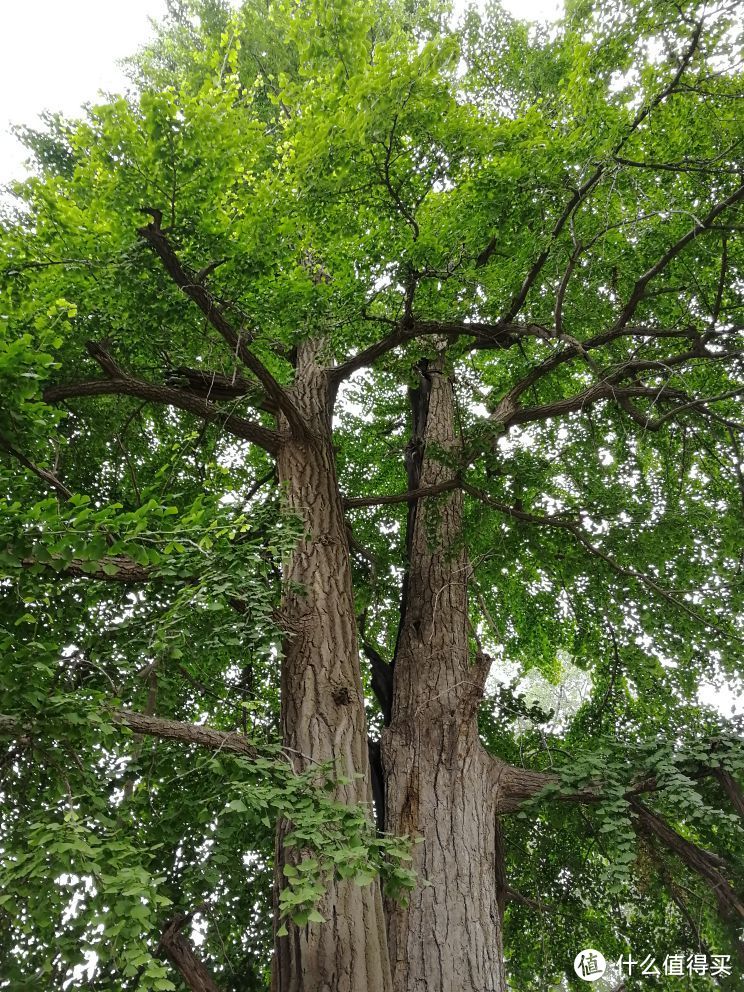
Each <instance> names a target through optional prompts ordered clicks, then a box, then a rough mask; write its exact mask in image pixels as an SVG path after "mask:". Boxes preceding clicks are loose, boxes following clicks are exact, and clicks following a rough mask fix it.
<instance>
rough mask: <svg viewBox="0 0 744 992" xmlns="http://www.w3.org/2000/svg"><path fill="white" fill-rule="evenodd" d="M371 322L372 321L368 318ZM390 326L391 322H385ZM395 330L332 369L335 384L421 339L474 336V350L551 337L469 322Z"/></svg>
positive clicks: (414, 324)
mask: <svg viewBox="0 0 744 992" xmlns="http://www.w3.org/2000/svg"><path fill="white" fill-rule="evenodd" d="M366 319H367V320H371V319H372V318H370V317H368V318H366ZM384 323H386V324H388V321H387V320H386V321H384ZM393 328H394V330H393V331H391V333H390V334H388V335H387V336H386V337H384V338H381V339H380V340H379V341H376V342H375V343H374V344H371V345H370V346H369V347H368V348H364V349H363V350H362V351H360V352H359V353H358V354H356V355H352V356H351V357H350V358H347V359H346V360H345V361H343V362H342V363H341V364H340V365H337V366H336V368H334V369H331V370H330V379H331V382H332V383H334V384H335V385H338V383H340V382H342V381H343V380H344V379H348V377H349V376H350V375H351V374H352V373H353V372H356V371H357V369H361V368H365V367H366V366H368V365H372V363H373V362H375V361H376V360H377V359H378V358H381V357H382V356H383V355H386V354H387V353H388V352H389V351H392V350H393V349H394V348H397V347H399V346H400V345H403V344H406V343H407V342H409V341H413V340H415V339H416V338H419V337H427V336H432V335H441V336H442V337H447V338H455V337H460V336H463V337H472V338H473V339H474V340H473V347H474V348H497V349H505V348H511V347H512V345H515V344H516V343H517V341H518V340H519V339H520V337H546V338H547V337H550V332H549V331H548V330H547V329H546V328H543V327H540V326H539V325H537V324H509V325H503V326H499V325H497V324H485V323H476V322H468V321H439V320H417V319H416V318H415V317H414V318H412V319H411V320H410V322H406V321H398V322H397V323H396V322H393Z"/></svg>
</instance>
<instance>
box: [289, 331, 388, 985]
mask: <svg viewBox="0 0 744 992" xmlns="http://www.w3.org/2000/svg"><path fill="white" fill-rule="evenodd" d="M319 347H320V345H319V344H318V343H317V342H316V343H313V342H307V343H303V344H301V345H300V346H299V349H298V355H297V370H296V379H295V385H294V387H293V399H294V401H295V403H296V405H297V407H298V408H299V410H300V412H301V413H302V415H303V417H304V418H305V421H306V424H307V436H306V437H304V438H297V437H293V436H289V435H287V440H286V441H285V442H284V443H283V445H282V447H281V449H280V452H279V455H278V472H279V481H280V483H281V484H282V485H284V486H285V487H286V492H287V499H288V502H289V506H290V509H291V510H292V511H294V513H296V514H297V515H298V516H300V517H301V518H302V519H303V520H304V521H305V524H306V527H307V536H306V538H305V539H304V540H303V541H301V542H300V544H299V545H298V547H297V548H296V550H295V552H294V554H293V555H292V557H291V560H290V561H289V563H288V565H287V568H286V571H285V576H284V578H285V590H286V591H285V596H284V601H283V615H284V618H285V620H286V622H287V625H288V629H289V631H290V635H289V637H288V639H287V643H286V645H285V652H284V658H283V660H282V679H281V682H282V685H281V691H282V731H283V739H284V743H285V744H286V745H287V747H288V748H292V749H293V752H292V753H293V754H294V755H295V756H296V757H295V760H296V761H297V762H298V764H301V763H302V762H303V760H305V758H310V759H312V760H313V761H319V762H324V761H335V762H336V766H337V768H338V770H339V773H340V774H342V775H344V776H346V777H347V778H348V779H349V781H348V784H346V785H342V786H339V787H338V790H337V793H336V797H337V798H338V799H339V800H340V801H342V802H346V803H368V804H370V811H371V794H370V786H369V766H368V756H367V728H366V719H365V713H364V699H363V694H362V682H361V676H360V671H359V654H358V646H357V635H356V622H355V612H354V600H353V593H352V585H351V569H350V564H349V553H348V541H347V536H346V529H345V525H344V516H343V506H342V502H341V497H340V494H339V490H338V482H337V478H336V466H335V458H334V452H333V446H332V440H331V415H332V410H331V398H330V395H329V390H328V384H327V378H326V374H325V373H324V372H323V370H322V368H321V366H320V365H319V364H318V362H317V351H318V349H319ZM303 756H304V757H303ZM360 775H361V776H362V777H359V776H360ZM282 836H283V831H282V830H281V829H280V832H279V837H278V856H277V871H278V875H279V878H278V883H279V885H281V884H282V880H283V879H282V874H281V873H282V868H283V865H284V863H285V861H286V858H287V852H285V851H284V850H283V845H282ZM320 911H321V912H322V914H323V916H324V917H325V918H326V920H327V922H326V923H325V924H322V925H318V924H310V925H308V926H304V927H297V926H295V925H291V924H290V925H289V927H288V929H289V935H288V936H287V937H280V938H278V939H277V947H276V954H275V964H274V969H275V970H274V988H275V990H276V992H352V990H353V992H389V989H390V969H389V964H388V954H387V944H386V935H385V925H384V917H383V910H382V899H381V896H380V890H379V886H378V885H377V884H373V885H371V886H366V887H360V886H358V885H356V884H355V883H354V882H353V881H340V882H334V883H333V884H332V885H331V886H330V887H329V890H328V892H327V894H326V896H325V898H324V900H323V902H322V904H321V906H320Z"/></svg>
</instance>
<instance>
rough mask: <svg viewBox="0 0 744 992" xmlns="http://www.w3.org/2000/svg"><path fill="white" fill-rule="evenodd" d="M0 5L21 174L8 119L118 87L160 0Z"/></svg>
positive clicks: (545, 0) (518, 8)
mask: <svg viewBox="0 0 744 992" xmlns="http://www.w3.org/2000/svg"><path fill="white" fill-rule="evenodd" d="M560 2H561V0H504V6H506V7H507V8H508V9H509V10H511V11H512V12H513V13H515V14H518V15H519V16H520V17H528V18H531V19H538V18H553V17H555V16H556V12H557V10H558V7H559V4H560ZM2 7H3V9H2V13H0V183H5V182H7V181H8V180H9V179H14V178H20V177H21V176H22V175H23V174H24V170H23V167H22V163H23V159H24V157H25V151H24V149H23V148H22V147H21V146H20V145H19V143H18V142H17V141H16V140H15V138H13V136H12V135H11V134H10V133H9V127H10V125H11V124H33V123H34V122H35V121H36V115H37V114H38V113H39V112H40V111H42V110H45V109H49V110H59V111H61V112H62V113H64V114H66V115H68V116H72V115H74V114H75V113H76V111H77V110H78V108H79V107H80V105H81V104H82V103H85V102H86V101H89V100H95V99H96V96H97V94H98V91H99V90H107V91H117V90H120V89H122V88H123V86H124V82H125V81H124V77H123V75H122V73H121V72H120V71H119V69H118V67H117V59H121V58H123V57H124V56H126V55H131V54H132V53H133V52H134V51H135V50H136V49H137V48H138V47H139V45H141V44H142V43H143V42H144V41H146V40H147V38H148V37H149V34H150V27H149V20H148V19H149V18H150V17H154V18H160V17H162V15H163V13H164V11H165V0H124V2H123V0H25V2H22V3H20V2H10V0H5V3H3V5H2Z"/></svg>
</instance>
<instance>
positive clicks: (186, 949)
mask: <svg viewBox="0 0 744 992" xmlns="http://www.w3.org/2000/svg"><path fill="white" fill-rule="evenodd" d="M189 919H190V917H188V916H180V917H176V919H174V920H171V921H170V923H169V924H168V925H167V926H166V928H165V930H164V931H163V936H162V937H161V938H160V950H161V952H162V954H163V955H164V956H165V957H166V958H167V959H168V960H169V961H170V963H171V964H172V965H173V967H174V968H175V969H176V971H177V972H178V973H179V975H180V976H181V978H182V979H183V981H184V983H185V985H186V986H187V987H188V988H189V989H191V992H222V990H221V989H220V987H219V985H218V984H217V982H215V980H214V978H213V977H212V974H211V973H210V972H209V971H208V969H207V968H205V967H204V965H203V964H202V962H201V961H200V960H199V958H198V957H197V956H196V954H194V951H193V949H192V947H191V944H190V943H189V941H188V940H187V939H186V938H185V937H184V936H183V934H182V933H181V928H182V927H183V926H184V925H185V924H186V923H187V922H188V921H189Z"/></svg>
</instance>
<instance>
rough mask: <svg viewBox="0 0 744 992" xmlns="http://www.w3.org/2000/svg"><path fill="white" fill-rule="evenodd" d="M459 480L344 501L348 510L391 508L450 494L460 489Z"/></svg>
mask: <svg viewBox="0 0 744 992" xmlns="http://www.w3.org/2000/svg"><path fill="white" fill-rule="evenodd" d="M459 487H460V482H459V480H458V479H448V480H447V481H445V482H439V483H437V485H436V486H422V487H421V488H420V489H409V490H408V491H407V492H405V493H394V494H392V495H390V496H352V497H346V498H345V499H344V507H345V508H346V509H347V510H351V509H359V507H362V506H391V505H394V504H395V503H410V502H411V501H412V500H415V499H424V498H425V497H427V496H438V495H439V494H440V493H448V492H451V491H452V490H453V489H459Z"/></svg>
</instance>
